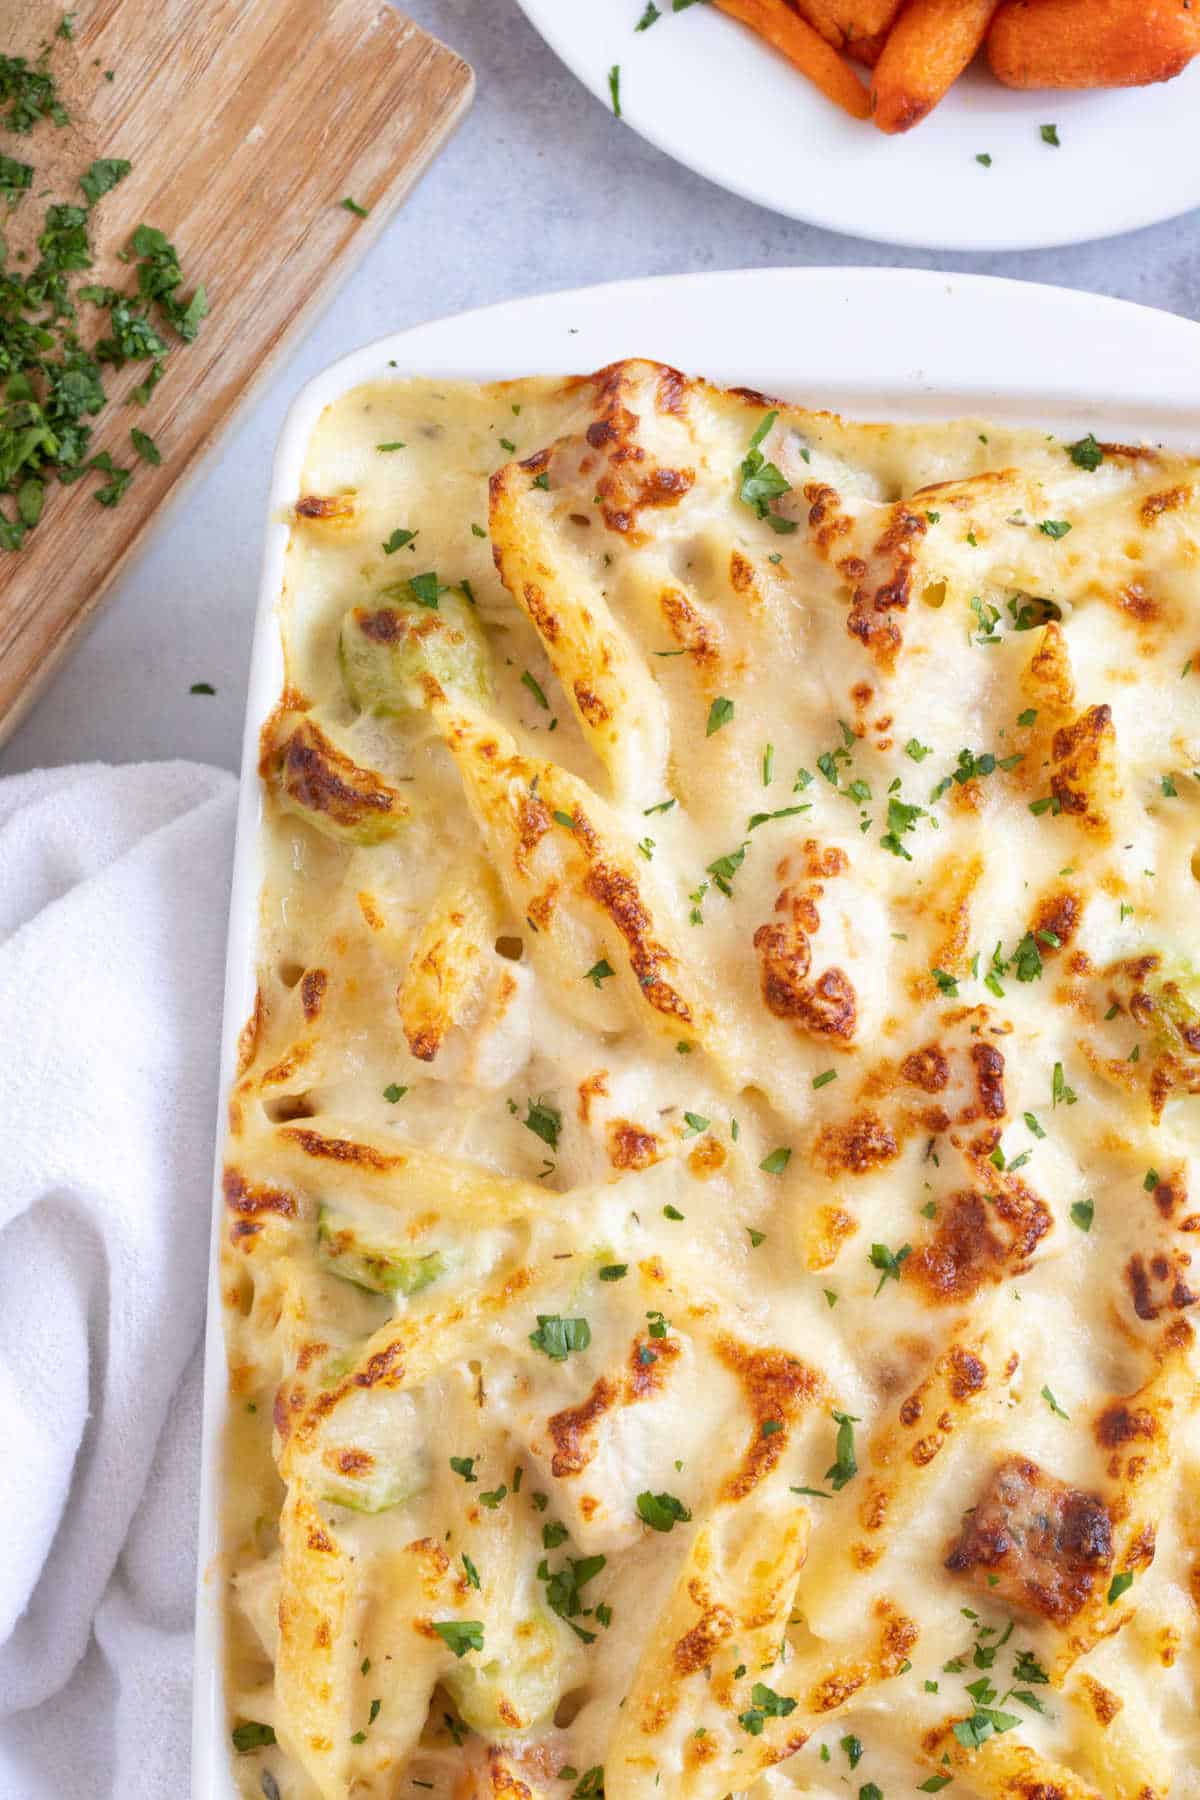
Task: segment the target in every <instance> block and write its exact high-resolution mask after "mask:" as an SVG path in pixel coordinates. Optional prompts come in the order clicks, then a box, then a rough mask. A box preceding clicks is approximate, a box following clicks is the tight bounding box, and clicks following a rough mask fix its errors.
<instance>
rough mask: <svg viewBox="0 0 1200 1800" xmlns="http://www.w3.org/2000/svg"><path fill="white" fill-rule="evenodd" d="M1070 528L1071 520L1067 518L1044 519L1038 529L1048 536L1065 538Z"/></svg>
mask: <svg viewBox="0 0 1200 1800" xmlns="http://www.w3.org/2000/svg"><path fill="white" fill-rule="evenodd" d="M1070 529H1071V525H1070V521H1069V520H1067V519H1043V520H1042V522H1041V524H1040V525H1039V526H1038V530H1039V531H1040V532H1041V533H1042V534H1043V536H1045V537H1048V538H1065V537H1066V535H1067V533H1068V531H1070Z"/></svg>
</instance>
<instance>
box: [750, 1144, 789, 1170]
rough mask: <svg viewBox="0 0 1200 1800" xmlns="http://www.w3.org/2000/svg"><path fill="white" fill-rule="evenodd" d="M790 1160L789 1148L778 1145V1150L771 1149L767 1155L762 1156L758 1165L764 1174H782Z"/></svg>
mask: <svg viewBox="0 0 1200 1800" xmlns="http://www.w3.org/2000/svg"><path fill="white" fill-rule="evenodd" d="M791 1160H792V1153H791V1151H790V1149H788V1148H787V1147H786V1146H784V1145H780V1147H779V1149H778V1150H772V1151H770V1152H769V1154H768V1155H766V1156H764V1157H763V1159H762V1161H761V1162H760V1163H759V1165H758V1166H759V1168H760V1169H761V1170H762V1171H763V1173H764V1175H782V1174H783V1171H784V1170H785V1169H786V1168H787V1166H788V1164H789V1162H791Z"/></svg>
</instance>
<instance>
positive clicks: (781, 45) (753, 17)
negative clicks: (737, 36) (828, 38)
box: [716, 0, 870, 119]
mask: <svg viewBox="0 0 1200 1800" xmlns="http://www.w3.org/2000/svg"><path fill="white" fill-rule="evenodd" d="M716 3H717V5H718V6H719V7H720V9H721V11H722V12H726V13H728V14H729V15H730V17H731V18H734V19H740V20H741V22H742V24H743V25H748V26H749V27H750V29H751V31H755V32H757V33H758V35H759V37H761V38H765V39H766V41H767V42H768V43H769V44H773V45H774V47H775V49H776V50H781V51H782V52H783V54H784V56H786V57H787V59H788V61H789V62H791V63H794V64H795V66H796V68H798V69H799V70H800V72H801V74H802V75H807V76H808V79H809V80H810V81H811V82H814V83H815V84H816V86H817V87H819V88H820V90H821V92H822V93H823V94H824V95H826V97H827V98H828V99H830V100H832V101H834V103H835V104H836V105H838V106H840V107H842V108H844V110H845V111H846V112H848V113H850V114H852V115H853V117H854V118H856V119H865V118H867V117H868V115H869V113H870V101H869V100H868V97H867V90H866V88H864V86H863V84H862V82H861V81H860V80H859V79H858V76H857V75H856V74H855V73H854V70H853V69H852V68H851V67H850V65H849V63H847V62H843V60H842V58H841V57H840V56H839V55H838V53H837V51H836V50H835V49H834V48H833V46H832V45H831V44H827V43H826V42H825V39H824V38H823V37H822V36H821V35H820V33H819V32H817V31H814V30H813V28H812V26H811V25H809V24H808V23H807V22H806V21H805V20H804V19H802V18H800V16H799V14H798V13H794V12H793V11H792V9H791V7H790V6H788V5H787V4H786V0H716Z"/></svg>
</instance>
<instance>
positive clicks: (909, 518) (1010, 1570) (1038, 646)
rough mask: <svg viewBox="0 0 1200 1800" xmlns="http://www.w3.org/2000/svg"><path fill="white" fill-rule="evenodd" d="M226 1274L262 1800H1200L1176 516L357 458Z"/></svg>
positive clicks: (404, 426) (1186, 477)
mask: <svg viewBox="0 0 1200 1800" xmlns="http://www.w3.org/2000/svg"><path fill="white" fill-rule="evenodd" d="M279 626H280V630H281V632H282V636H283V642H284V650H285V663H286V683H285V686H284V688H283V691H282V692H281V694H280V696H279V701H278V705H277V706H276V707H275V709H274V711H273V713H272V715H271V717H270V719H269V721H268V723H267V725H266V728H265V730H264V732H263V737H262V757H261V778H262V826H261V830H262V843H263V862H264V882H263V889H262V900H261V915H260V922H259V952H258V993H257V1000H256V1004H255V1007H254V1011H253V1015H252V1016H251V1018H250V1019H249V1020H248V1021H247V1023H246V1026H245V1029H244V1032H243V1035H242V1041H241V1058H240V1065H239V1070H238V1074H237V1078H236V1081H235V1084H234V1087H233V1090H232V1092H231V1094H230V1097H229V1135H228V1145H227V1156H226V1166H225V1175H224V1192H225V1203H226V1212H225V1216H224V1220H223V1226H222V1246H221V1258H222V1263H221V1275H222V1291H223V1294H224V1299H225V1302H226V1338H227V1345H228V1353H229V1370H230V1388H231V1403H230V1404H231V1423H230V1429H229V1435H228V1442H227V1445H226V1451H225V1480H224V1487H225V1556H224V1560H223V1566H222V1578H223V1579H224V1580H225V1581H226V1587H227V1605H226V1617H227V1633H226V1635H227V1657H226V1660H227V1670H226V1674H227V1684H228V1695H229V1706H230V1721H229V1723H230V1730H231V1733H232V1740H233V1750H232V1752H231V1754H232V1765H233V1768H234V1772H235V1777H236V1780H237V1782H238V1784H239V1787H240V1790H241V1791H242V1792H243V1793H245V1794H247V1795H256V1796H257V1795H261V1794H265V1795H267V1797H268V1800H278V1797H280V1796H282V1797H283V1800H312V1797H320V1800H343V1797H346V1800H349V1797H351V1796H354V1797H356V1800H357V1797H364V1800H365V1797H368V1796H369V1797H372V1800H395V1797H405V1800H406V1797H408V1796H409V1795H410V1794H412V1795H420V1794H422V1793H432V1794H433V1795H434V1796H435V1797H439V1800H440V1797H444V1800H598V1797H600V1796H607V1800H723V1797H724V1796H726V1795H731V1794H738V1795H742V1794H745V1795H751V1796H753V1800H780V1797H784V1796H787V1795H789V1794H791V1793H792V1792H793V1791H794V1792H798V1793H801V1794H810V1795H815V1796H822V1797H833V1796H837V1797H839V1800H840V1797H841V1796H845V1795H847V1794H849V1795H851V1796H854V1795H857V1796H858V1797H859V1800H896V1797H897V1796H903V1795H909V1794H914V1793H923V1794H925V1793H930V1794H931V1793H937V1792H939V1791H940V1790H942V1789H946V1790H948V1791H951V1800H953V1793H954V1792H956V1793H958V1794H961V1795H964V1796H969V1795H977V1796H984V1797H988V1800H1094V1797H1095V1796H1103V1797H1104V1800H1165V1797H1166V1796H1167V1795H1168V1794H1169V1795H1170V1796H1172V1800H1196V1797H1197V1796H1200V1773H1198V1768H1200V1728H1198V1726H1197V1678H1198V1676H1200V1642H1198V1639H1200V1485H1198V1478H1200V1433H1198V1430H1197V1422H1196V1405H1197V1400H1198V1398H1200V1387H1198V1384H1197V1353H1196V1348H1195V1342H1194V1325H1193V1322H1192V1315H1191V1309H1192V1307H1193V1306H1194V1304H1195V1302H1196V1299H1197V1293H1196V1286H1197V1285H1200V1267H1197V1266H1195V1265H1194V1253H1193V1251H1192V1249H1191V1245H1192V1243H1193V1242H1194V1241H1196V1239H1195V1234H1196V1232H1197V1231H1198V1230H1200V1192H1197V1188H1198V1186H1200V1161H1198V1156H1197V1148H1198V1144H1200V1138H1198V1133H1197V1125H1198V1120H1200V1114H1198V1112H1197V1102H1196V1098H1195V1096H1196V1095H1197V1094H1198V1093H1200V974H1198V972H1197V968H1196V964H1195V958H1196V955H1197V948H1196V944H1197V935H1198V928H1197V919H1198V917H1200V478H1198V473H1197V465H1196V464H1195V463H1193V462H1190V461H1188V460H1187V459H1185V458H1183V457H1181V456H1178V455H1176V454H1173V453H1167V452H1166V451H1163V450H1161V449H1157V448H1154V447H1152V446H1149V445H1124V444H1113V443H1104V442H1098V441H1097V440H1096V438H1095V437H1094V436H1092V435H1090V434H1088V435H1085V436H1083V437H1080V438H1078V439H1070V438H1069V437H1068V438H1062V437H1058V436H1055V435H1051V434H1050V433H1048V432H1047V431H1032V430H1024V429H1022V430H1016V429H1013V428H1011V427H1008V426H990V425H987V424H986V423H985V424H980V423H978V422H975V421H967V422H955V423H949V424H944V425H930V424H919V425H912V424H908V425H878V424H862V423H854V422H850V421H846V420H843V419H840V418H838V417H835V416H832V415H830V414H825V413H814V412H808V411H804V410H802V409H801V408H799V407H795V406H792V405H787V404H784V403H782V402H779V401H776V400H773V399H770V398H768V397H766V396H763V395H761V394H758V393H754V392H750V391H748V390H741V389H733V390H723V389H720V388H717V387H715V386H713V385H710V384H708V383H707V382H705V381H703V380H699V379H695V378H691V377H686V376H684V375H682V374H680V373H678V372H677V371H675V370H673V369H670V368H667V367H664V366H661V365H658V364H652V363H648V362H637V361H630V362H624V363H619V364H615V365H613V366H612V367H609V368H606V369H602V370H600V371H599V372H598V373H597V374H595V375H591V376H588V377H581V378H577V379H572V380H567V381H563V380H561V379H553V380H551V379H529V380H521V381H515V382H511V383H504V384H498V385H491V386H487V387H480V386H475V385H470V384H465V383H445V382H435V381H428V380H423V381H407V380H399V379H397V380H389V381H381V382H377V383H373V384H371V385H368V386H365V387H361V388H358V389H356V390H354V391H353V392H351V393H349V394H347V395H345V396H344V397H343V398H342V399H340V400H338V401H337V402H336V403H335V404H333V405H332V406H330V407H329V408H328V409H327V410H326V412H325V414H324V415H323V417H322V418H321V420H320V422H319V424H318V426H317V428H316V430H315V433H314V436H313V439H312V442H311V445H310V448H309V452H308V458H307V464H306V468H305V472H304V479H303V483H302V487H301V491H300V492H298V493H297V494H296V496H295V504H294V509H293V512H292V520H291V541H290V547H289V551H288V558H287V569H286V581H285V585H284V591H283V593H282V596H281V599H280V604H279Z"/></svg>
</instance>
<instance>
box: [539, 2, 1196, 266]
mask: <svg viewBox="0 0 1200 1800" xmlns="http://www.w3.org/2000/svg"><path fill="white" fill-rule="evenodd" d="M518 4H519V5H520V6H521V8H522V9H523V10H524V12H525V13H526V15H527V16H528V18H529V19H530V21H531V22H532V23H533V24H534V25H535V26H536V27H537V29H538V30H539V31H540V32H541V34H542V36H543V37H544V38H545V39H546V42H547V43H548V44H549V45H550V46H551V48H552V49H554V50H556V51H557V53H558V55H559V56H560V57H561V58H562V60H563V61H564V62H565V63H566V64H567V67H568V68H570V69H572V70H573V71H574V72H575V74H576V75H578V77H579V79H580V80H581V81H582V82H583V83H584V84H585V85H586V86H587V87H589V88H590V89H591V91H592V93H593V94H595V95H596V96H597V97H598V98H599V99H600V100H602V101H603V103H604V104H605V105H606V106H607V105H609V104H610V101H609V89H608V73H609V70H610V69H611V68H612V66H613V65H614V63H615V64H618V65H619V67H620V70H621V116H622V118H623V119H624V120H625V122H626V123H627V124H629V125H632V126H633V128H634V129H635V130H636V131H639V132H641V134H642V136H643V137H645V138H648V139H649V140H650V142H651V143H652V144H655V145H657V146H658V148H659V149H660V150H665V151H666V152H667V154H668V156H673V157H674V158H675V159H676V161H678V162H681V163H686V165H687V166H688V168H690V169H695V170H697V172H698V173H699V174H701V175H707V176H708V178H709V180H710V181H715V182H718V183H719V184H720V185H721V186H722V187H725V188H729V189H731V190H732V192H733V193H735V194H741V195H742V196H743V197H744V198H745V199H747V200H755V201H757V202H758V203H759V204H760V205H762V206H769V207H771V208H772V209H773V210H774V211H775V212H781V213H787V214H788V215H789V216H790V217H791V218H793V219H805V220H807V221H808V222H809V223H811V224H813V225H825V226H828V227H829V229H830V230H833V231H844V232H849V233H850V234H852V235H854V236H858V237H866V238H876V239H878V240H879V241H880V242H881V243H885V244H906V245H912V246H914V247H917V248H926V249H933V250H1037V249H1045V248H1047V247H1049V246H1052V245H1056V244H1078V243H1082V242H1084V240H1085V239H1087V238H1099V237H1111V236H1113V235H1114V234H1115V233H1117V232H1119V231H1132V230H1133V229H1134V227H1135V226H1138V225H1152V224H1155V223H1157V221H1158V220H1160V219H1171V218H1174V217H1175V216H1176V214H1178V213H1182V212H1187V211H1188V210H1189V209H1190V208H1191V207H1193V206H1200V57H1198V58H1197V59H1196V61H1195V62H1194V63H1193V64H1192V65H1191V67H1190V68H1189V69H1187V70H1185V71H1184V73H1183V74H1182V75H1181V76H1179V77H1178V78H1177V79H1176V80H1175V81H1170V82H1165V83H1162V84H1160V85H1158V86H1155V87H1150V88H1132V89H1127V90H1123V91H1113V92H1103V93H1102V92H1096V93H1086V94H1071V93H1038V94H1023V93H1016V92H1014V91H1013V90H1012V89H1010V88H1004V87H1001V86H1000V84H999V82H997V81H994V80H993V79H992V78H991V76H990V75H989V74H988V72H987V70H986V68H974V69H972V70H970V71H969V72H968V73H967V75H965V76H964V77H963V78H962V79H961V80H960V81H959V82H958V83H956V85H955V87H954V89H953V90H952V92H951V93H950V94H948V95H947V97H946V99H945V100H944V101H943V102H942V104H941V106H939V107H938V108H937V110H936V111H935V112H934V113H932V114H931V115H930V117H929V118H928V119H926V120H925V122H924V123H923V124H921V125H918V126H917V128H916V129H915V130H914V131H910V132H908V133H907V134H906V135H905V136H903V137H893V138H889V137H885V136H884V135H883V133H882V132H880V131H876V129H875V127H874V126H873V125H870V124H867V123H864V122H862V121H860V120H857V119H850V118H848V117H847V116H846V115H845V114H844V113H843V112H841V111H840V110H839V109H838V108H837V107H836V106H834V105H833V104H832V102H831V101H828V100H826V99H825V97H824V95H822V94H820V93H818V92H817V90H816V89H815V88H814V87H812V86H811V84H810V83H809V82H808V81H806V80H805V78H804V77H803V76H802V75H800V74H799V73H798V72H797V71H796V70H795V69H793V68H792V67H791V65H790V64H789V63H787V62H785V61H784V59H783V57H781V56H780V55H778V54H777V53H776V52H775V51H773V50H771V49H769V48H768V47H767V46H766V45H765V44H763V43H762V42H761V41H760V40H759V39H758V38H756V37H755V36H754V35H753V34H752V33H751V32H750V31H748V30H746V28H745V27H744V26H742V25H739V24H737V23H736V22H735V21H734V20H732V19H729V18H727V17H726V16H725V15H724V14H723V13H719V12H717V10H716V8H715V7H712V6H705V5H699V6H691V7H689V8H688V9H687V10H686V11H685V12H682V13H679V14H673V13H672V12H671V10H670V0H659V8H660V12H661V13H662V16H661V18H659V20H658V21H657V23H656V24H655V25H653V26H652V27H651V29H650V30H649V31H643V32H635V30H634V26H635V24H636V23H637V20H638V19H639V18H640V17H641V14H642V10H643V5H644V0H518ZM1044 124H1056V125H1057V126H1058V134H1059V138H1060V139H1061V142H1062V148H1061V149H1059V150H1055V149H1053V148H1051V147H1050V146H1049V145H1047V144H1044V143H1043V142H1042V138H1041V133H1040V130H1039V127H1040V126H1041V125H1044ZM981 154H986V155H989V156H991V158H992V164H991V167H990V168H984V167H982V166H981V165H980V164H979V163H977V162H976V160H975V158H976V156H978V155H981Z"/></svg>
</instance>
